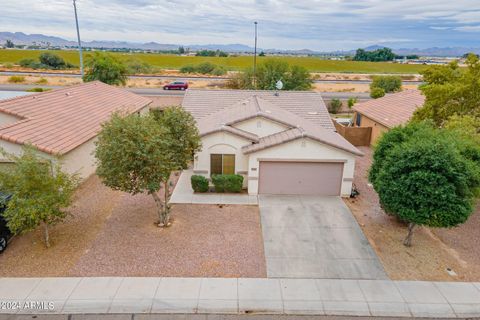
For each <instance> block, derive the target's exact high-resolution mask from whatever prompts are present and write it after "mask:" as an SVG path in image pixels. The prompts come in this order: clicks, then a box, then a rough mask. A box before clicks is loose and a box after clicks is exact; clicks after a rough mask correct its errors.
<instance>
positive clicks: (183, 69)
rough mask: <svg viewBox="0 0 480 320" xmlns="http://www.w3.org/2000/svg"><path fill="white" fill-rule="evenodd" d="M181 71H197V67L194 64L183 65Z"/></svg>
mask: <svg viewBox="0 0 480 320" xmlns="http://www.w3.org/2000/svg"><path fill="white" fill-rule="evenodd" d="M180 72H181V73H195V72H196V69H195V67H194V66H193V65H191V64H188V65H186V66H183V67H181V68H180Z"/></svg>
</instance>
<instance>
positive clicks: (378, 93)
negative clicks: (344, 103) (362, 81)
mask: <svg viewBox="0 0 480 320" xmlns="http://www.w3.org/2000/svg"><path fill="white" fill-rule="evenodd" d="M383 96H385V90H383V89H382V88H372V89H371V90H370V97H371V98H372V99H378V98H381V97H383Z"/></svg>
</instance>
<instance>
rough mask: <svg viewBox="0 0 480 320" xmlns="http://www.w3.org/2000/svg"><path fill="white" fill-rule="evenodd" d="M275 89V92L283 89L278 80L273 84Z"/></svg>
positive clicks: (281, 83) (280, 81)
mask: <svg viewBox="0 0 480 320" xmlns="http://www.w3.org/2000/svg"><path fill="white" fill-rule="evenodd" d="M275 87H276V88H277V90H282V89H283V82H282V80H278V81H277V83H276V84H275Z"/></svg>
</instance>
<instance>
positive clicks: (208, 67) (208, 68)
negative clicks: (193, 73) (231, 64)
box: [196, 62, 216, 74]
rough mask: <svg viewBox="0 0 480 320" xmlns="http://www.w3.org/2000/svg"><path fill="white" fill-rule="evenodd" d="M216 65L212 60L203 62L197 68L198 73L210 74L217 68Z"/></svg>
mask: <svg viewBox="0 0 480 320" xmlns="http://www.w3.org/2000/svg"><path fill="white" fill-rule="evenodd" d="M215 67H216V66H215V65H214V64H213V63H210V62H202V63H200V64H199V65H197V67H196V70H197V72H198V73H203V74H210V73H212V71H213V70H215Z"/></svg>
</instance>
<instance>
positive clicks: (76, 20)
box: [73, 0, 83, 79]
mask: <svg viewBox="0 0 480 320" xmlns="http://www.w3.org/2000/svg"><path fill="white" fill-rule="evenodd" d="M73 10H74V11H75V23H76V25H77V39H78V51H79V54H80V73H81V75H82V79H83V53H82V41H81V40H80V29H79V27H78V16H77V4H76V0H73Z"/></svg>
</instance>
